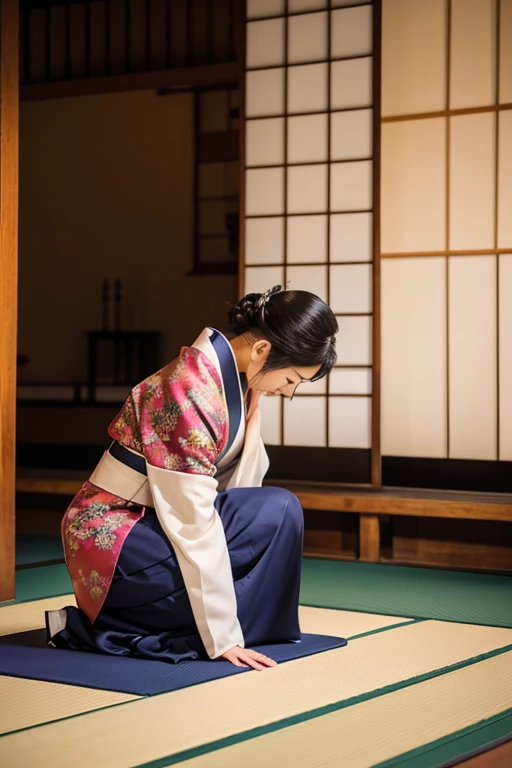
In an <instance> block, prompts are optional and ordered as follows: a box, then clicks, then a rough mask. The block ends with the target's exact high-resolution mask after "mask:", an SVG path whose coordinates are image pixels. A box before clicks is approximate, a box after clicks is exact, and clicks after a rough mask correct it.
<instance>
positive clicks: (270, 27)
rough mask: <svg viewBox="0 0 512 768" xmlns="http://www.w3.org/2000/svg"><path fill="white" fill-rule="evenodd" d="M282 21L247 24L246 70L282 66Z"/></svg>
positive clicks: (283, 24)
mask: <svg viewBox="0 0 512 768" xmlns="http://www.w3.org/2000/svg"><path fill="white" fill-rule="evenodd" d="M284 32H285V20H284V19H270V20H269V21H252V22H250V23H249V24H247V68H248V69H251V68H253V67H279V66H282V65H283V64H284Z"/></svg>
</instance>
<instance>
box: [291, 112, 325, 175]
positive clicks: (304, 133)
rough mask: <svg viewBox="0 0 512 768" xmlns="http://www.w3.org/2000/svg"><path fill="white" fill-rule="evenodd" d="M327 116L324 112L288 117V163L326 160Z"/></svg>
mask: <svg viewBox="0 0 512 768" xmlns="http://www.w3.org/2000/svg"><path fill="white" fill-rule="evenodd" d="M327 118H328V116H327V115H326V114H325V115H303V116H300V117H289V118H288V120H287V125H288V143H287V153H288V162H289V163H315V162H325V161H326V160H327Z"/></svg>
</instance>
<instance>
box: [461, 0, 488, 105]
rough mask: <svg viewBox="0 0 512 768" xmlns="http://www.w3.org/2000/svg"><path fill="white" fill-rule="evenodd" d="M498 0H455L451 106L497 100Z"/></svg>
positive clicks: (480, 103) (481, 103)
mask: <svg viewBox="0 0 512 768" xmlns="http://www.w3.org/2000/svg"><path fill="white" fill-rule="evenodd" d="M496 2H497V0H451V11H452V13H451V41H450V43H451V44H450V109H462V108H465V107H483V106H487V105H490V104H494V102H495V94H496Z"/></svg>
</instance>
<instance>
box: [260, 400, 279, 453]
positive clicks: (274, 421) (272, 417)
mask: <svg viewBox="0 0 512 768" xmlns="http://www.w3.org/2000/svg"><path fill="white" fill-rule="evenodd" d="M259 405H260V418H261V436H262V438H263V442H264V443H265V445H280V444H281V408H282V407H283V398H282V397H265V396H263V397H260V400H259Z"/></svg>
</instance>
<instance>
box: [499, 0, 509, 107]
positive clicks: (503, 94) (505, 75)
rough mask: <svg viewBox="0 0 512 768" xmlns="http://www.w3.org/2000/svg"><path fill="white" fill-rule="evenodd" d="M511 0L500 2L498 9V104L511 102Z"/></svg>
mask: <svg viewBox="0 0 512 768" xmlns="http://www.w3.org/2000/svg"><path fill="white" fill-rule="evenodd" d="M511 40H512V0H501V9H500V80H499V82H500V94H499V98H500V103H501V104H510V103H511V102H512V45H511V44H510V41H511Z"/></svg>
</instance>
